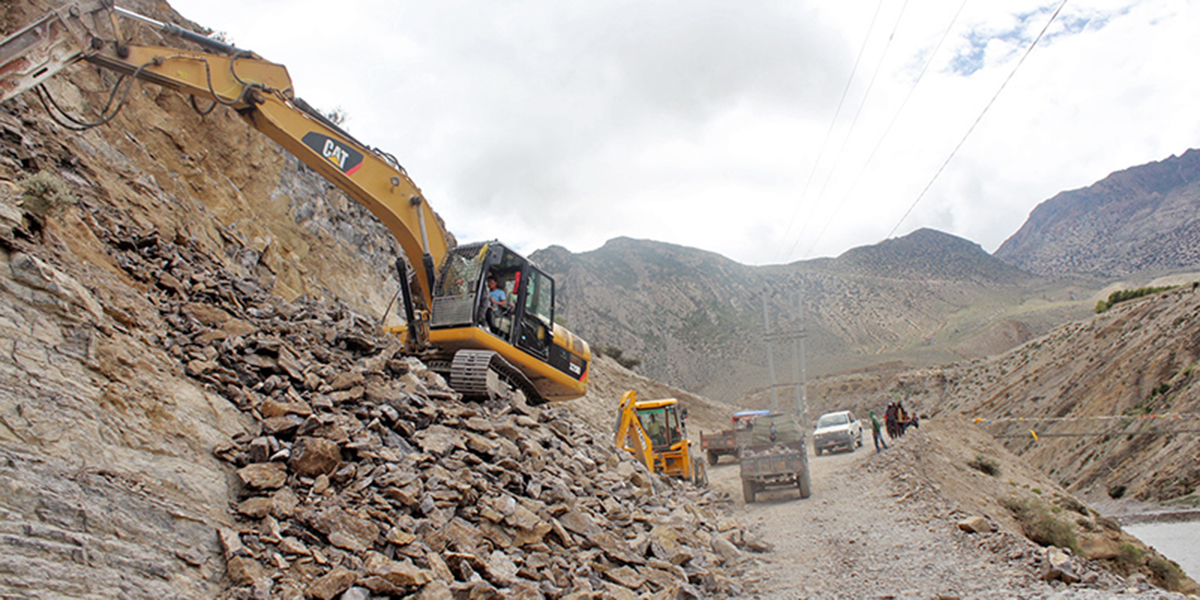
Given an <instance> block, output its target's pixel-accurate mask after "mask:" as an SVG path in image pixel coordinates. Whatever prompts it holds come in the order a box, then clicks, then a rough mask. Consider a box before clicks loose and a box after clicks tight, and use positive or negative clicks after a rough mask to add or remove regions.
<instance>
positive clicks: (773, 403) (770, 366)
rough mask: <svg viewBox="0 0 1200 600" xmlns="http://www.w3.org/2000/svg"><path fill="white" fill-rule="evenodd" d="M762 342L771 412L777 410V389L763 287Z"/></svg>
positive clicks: (765, 295) (769, 323)
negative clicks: (764, 351) (765, 354)
mask: <svg viewBox="0 0 1200 600" xmlns="http://www.w3.org/2000/svg"><path fill="white" fill-rule="evenodd" d="M762 299H763V342H764V343H765V344H766V347H767V371H768V372H769V373H770V375H771V412H779V390H778V388H777V387H776V384H777V383H778V382H777V380H776V379H775V352H774V351H773V350H772V349H771V341H772V339H773V337H774V336H773V335H772V334H771V317H770V316H769V315H768V314H767V289H766V287H764V288H763V295H762Z"/></svg>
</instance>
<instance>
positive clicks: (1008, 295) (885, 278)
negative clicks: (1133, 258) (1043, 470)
mask: <svg viewBox="0 0 1200 600" xmlns="http://www.w3.org/2000/svg"><path fill="white" fill-rule="evenodd" d="M533 258H534V259H535V260H537V261H538V262H539V264H541V265H542V266H543V267H544V268H546V269H547V270H548V271H550V272H551V273H552V274H554V275H555V277H556V278H557V281H558V285H559V288H558V289H559V290H560V292H561V295H562V299H563V301H562V311H561V312H562V314H564V315H565V317H566V319H567V320H568V321H569V322H570V325H571V327H572V328H573V329H575V330H577V331H579V332H580V333H581V334H582V335H584V336H585V337H587V338H588V339H590V340H592V341H593V343H594V345H597V346H609V345H611V346H615V347H618V348H620V349H621V350H622V351H623V352H624V353H625V354H627V355H630V356H633V357H636V358H640V359H642V360H643V364H642V366H641V367H639V370H640V371H641V372H643V373H645V374H646V375H648V376H649V377H651V378H654V379H657V380H661V381H667V382H671V383H673V384H674V385H678V386H680V387H683V388H686V389H689V390H693V391H696V392H698V393H700V394H702V395H705V396H708V397H712V398H717V399H722V400H725V401H734V400H736V399H737V398H739V397H740V396H741V395H742V394H744V393H745V392H746V391H748V390H752V389H754V388H756V387H761V386H763V385H764V382H765V381H767V379H768V377H767V369H766V365H765V364H764V362H765V361H764V359H763V357H764V349H763V334H764V326H763V321H764V300H763V298H764V295H765V296H766V301H765V304H766V305H767V306H766V307H765V309H766V312H767V313H768V315H769V319H770V322H771V328H772V330H773V331H781V330H789V329H791V330H794V329H798V328H799V326H800V324H799V320H798V315H799V311H798V310H797V303H798V302H803V307H804V318H805V324H806V326H807V327H806V328H807V332H808V336H807V340H806V344H807V348H806V350H807V353H808V356H809V357H810V358H809V361H808V367H809V372H810V374H813V375H819V374H821V373H824V372H836V371H845V370H848V369H853V368H858V367H863V366H868V365H871V364H877V363H884V362H889V361H896V360H900V361H903V362H906V363H908V364H910V365H911V364H932V363H938V362H945V361H949V360H955V359H959V358H964V357H967V358H972V357H980V356H986V355H987V354H990V353H993V352H999V351H1003V350H1005V349H1007V348H1010V347H1012V345H1014V344H1018V343H1021V342H1024V341H1025V340H1027V339H1029V337H1030V336H1032V335H1036V334H1037V333H1041V332H1043V331H1045V330H1047V329H1048V328H1049V327H1050V325H1052V324H1055V323H1058V322H1061V320H1063V319H1065V318H1069V317H1071V316H1081V315H1083V314H1086V310H1087V309H1090V308H1091V307H1092V305H1094V302H1095V301H1094V300H1090V294H1091V292H1090V291H1087V290H1084V289H1082V288H1079V287H1071V286H1067V285H1059V284H1047V283H1046V282H1043V281H1041V280H1039V279H1038V278H1036V277H1033V276H1031V275H1029V274H1027V273H1024V272H1022V271H1020V270H1017V269H1015V268H1013V267H1011V266H1009V265H1007V264H1005V263H1003V262H1001V261H998V260H996V259H994V258H992V257H991V256H989V255H988V254H987V253H986V252H984V251H983V250H982V249H981V248H980V247H979V246H978V245H977V244H973V243H971V242H968V241H966V240H963V239H960V238H956V237H954V236H950V235H947V234H944V233H940V232H937V231H933V230H920V231H917V232H914V233H912V234H910V235H908V236H905V237H904V238H900V239H895V240H888V241H886V242H882V243H880V244H876V245H874V246H869V247H864V248H855V249H853V250H850V251H848V252H846V253H845V254H843V255H842V256H839V257H837V258H834V259H817V260H811V261H802V262H798V263H793V264H790V265H778V266H769V267H749V266H746V265H741V264H738V263H735V262H733V261H731V260H729V259H726V258H724V257H722V256H719V255H716V254H712V253H709V252H704V251H700V250H695V249H690V248H684V247H680V246H674V245H670V244H663V243H659V242H651V241H644V240H632V239H616V240H612V241H610V242H609V243H607V244H605V245H604V246H603V247H601V248H599V249H597V250H594V251H591V252H584V253H580V254H572V253H570V252H568V251H567V250H566V249H564V248H561V247H552V248H549V249H546V250H542V251H538V252H536V253H534V255H533Z"/></svg>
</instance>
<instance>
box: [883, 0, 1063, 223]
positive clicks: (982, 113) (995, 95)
mask: <svg viewBox="0 0 1200 600" xmlns="http://www.w3.org/2000/svg"><path fill="white" fill-rule="evenodd" d="M1066 5H1067V0H1062V2H1061V3H1060V4H1059V5H1058V8H1056V9H1054V14H1052V15H1050V20H1049V21H1046V25H1045V26H1044V27H1042V30H1041V31H1040V32H1038V34H1037V37H1036V38H1034V40H1033V43H1031V44H1029V48H1027V49H1026V50H1025V53H1024V54H1022V55H1021V59H1020V60H1018V61H1017V64H1016V65H1015V66H1014V67H1013V70H1012V72H1011V73H1009V74H1008V77H1006V78H1005V79H1004V82H1003V83H1001V84H1000V88H999V89H997V90H996V93H995V94H994V95H993V96H992V99H991V100H988V103H987V105H986V106H984V107H983V111H982V112H980V113H979V116H978V117H976V118H975V122H974V123H971V127H970V128H968V129H967V132H966V133H965V134H963V137H962V139H961V140H959V141H958V145H956V146H955V147H954V149H953V150H951V151H950V156H947V157H946V160H945V161H944V162H942V166H940V167H938V170H937V172H936V173H934V174H933V178H932V179H930V180H929V183H928V184H926V185H925V189H923V190H921V193H920V194H918V195H917V199H916V200H913V203H912V205H910V206H909V207H908V210H906V211H904V214H903V215H902V216H901V217H900V220H899V221H896V226H895V227H892V230H891V231H889V232H888V234H887V236H885V238H884V239H889V238H891V237H892V235H893V234H895V233H896V230H897V229H899V228H900V224H901V223H903V222H904V220H905V219H907V218H908V215H909V214H911V213H912V211H913V209H914V208H916V207H917V204H918V203H919V202H920V201H921V199H922V198H924V197H925V194H926V192H928V191H929V188H931V187H933V183H934V182H935V181H937V178H938V177H939V176H940V175H941V174H942V171H944V170H945V169H946V165H948V164H950V161H951V160H952V159H954V155H955V154H957V153H958V150H959V149H960V148H962V147H963V144H965V143H966V141H967V138H968V137H970V136H971V132H973V131H975V127H976V126H977V125H979V122H980V121H982V120H983V116H984V115H986V114H987V111H988V109H990V108H991V107H992V104H994V103H995V102H996V98H999V97H1000V93H1001V92H1003V91H1004V88H1005V87H1006V86H1007V85H1008V82H1009V81H1012V78H1013V76H1014V75H1016V74H1017V69H1020V68H1021V65H1022V64H1024V63H1025V59H1026V58H1029V54H1030V53H1032V52H1033V49H1034V48H1036V47H1037V44H1038V42H1039V41H1041V39H1042V36H1043V35H1045V34H1046V30H1048V29H1050V24H1051V23H1053V22H1054V19H1055V18H1057V17H1058V13H1060V12H1062V9H1063V7H1064V6H1066Z"/></svg>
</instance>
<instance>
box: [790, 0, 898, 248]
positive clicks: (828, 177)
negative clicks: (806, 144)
mask: <svg viewBox="0 0 1200 600" xmlns="http://www.w3.org/2000/svg"><path fill="white" fill-rule="evenodd" d="M907 8H908V0H904V4H903V5H901V6H900V13H899V14H897V15H896V23H895V24H894V25H892V32H891V33H890V34H888V39H887V43H886V44H884V46H883V52H882V53H881V54H880V55H879V61H878V62H876V63H875V70H874V71H872V72H871V80H870V81H869V82H868V83H867V90H866V91H865V92H863V99H862V102H860V103H859V105H858V110H857V111H855V112H854V118H853V119H851V120H850V128H849V129H848V130H847V131H846V137H844V138H842V145H841V147H840V148H838V153H837V156H834V157H833V164H832V165H830V166H829V171H828V172H827V173H826V174H825V183H823V184H821V191H819V192H817V200H816V203H817V204H820V203H821V200H822V199H823V198H824V197H825V190H826V189H828V188H829V182H830V181H832V180H833V174H834V173H835V172H836V171H837V167H838V164H839V163H841V162H842V154H844V153H845V152H846V145H847V144H849V143H850V138H851V137H852V136H853V135H854V129H855V127H856V126H857V125H858V118H859V117H860V116H862V111H863V108H864V107H866V105H867V100H869V99H870V98H871V90H872V89H874V87H875V80H876V78H878V77H879V69H880V68H882V67H883V61H884V60H886V59H887V54H888V50H889V49H891V47H892V40H894V39H896V30H898V29H900V21H902V20H903V19H904V11H905V10H906V9H907ZM837 208H838V207H837V206H835V207H834V214H835V215H836V214H837ZM830 218H831V219H832V217H830ZM826 223H828V221H826ZM807 228H808V222H807V221H805V223H804V225H803V226H802V227H801V228H800V233H798V234H796V241H795V242H794V243H793V244H792V248H791V249H790V250H788V256H791V254H792V253H793V252H795V251H796V246H798V245H799V244H800V239H801V238H803V237H804V231H805V230H806V229H807Z"/></svg>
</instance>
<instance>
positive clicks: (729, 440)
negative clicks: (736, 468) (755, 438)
mask: <svg viewBox="0 0 1200 600" xmlns="http://www.w3.org/2000/svg"><path fill="white" fill-rule="evenodd" d="M769 412H771V411H769V410H744V411H741V412H736V413H733V418H732V419H731V421H732V423H731V426H730V428H729V429H725V430H723V431H719V432H717V433H715V434H705V433H704V432H703V431H701V432H700V449H701V450H703V451H704V453H705V454H706V455H708V464H710V465H715V464H717V462H718V461H720V460H721V457H722V456H726V455H729V456H735V457H738V458H741V447H742V446H743V445H745V443H746V440H747V439H748V436H749V434H750V425H751V424H753V423H754V419H755V417H759V416H762V415H765V414H767V413H769Z"/></svg>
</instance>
